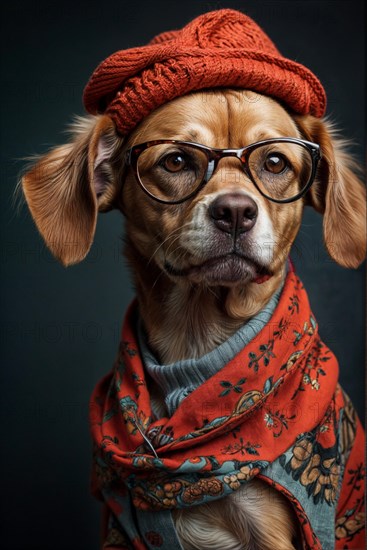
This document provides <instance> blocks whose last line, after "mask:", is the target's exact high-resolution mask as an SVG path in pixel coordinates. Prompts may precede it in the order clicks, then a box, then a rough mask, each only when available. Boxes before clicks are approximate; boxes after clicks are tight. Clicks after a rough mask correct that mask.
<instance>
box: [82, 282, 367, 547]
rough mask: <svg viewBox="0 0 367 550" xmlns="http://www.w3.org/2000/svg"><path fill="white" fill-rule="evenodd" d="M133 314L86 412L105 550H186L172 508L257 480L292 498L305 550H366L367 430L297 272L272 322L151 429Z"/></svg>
mask: <svg viewBox="0 0 367 550" xmlns="http://www.w3.org/2000/svg"><path fill="white" fill-rule="evenodd" d="M136 316H137V305H136V303H134V304H133V305H132V306H131V307H130V309H129V311H128V313H127V316H126V319H125V323H124V326H123V330H122V340H121V343H120V353H119V357H118V360H117V361H116V364H115V366H114V369H113V370H112V372H111V373H110V374H108V375H107V376H106V377H105V378H104V379H103V380H102V381H101V382H100V383H99V384H98V385H97V387H96V389H95V391H94V393H93V396H92V400H91V407H90V420H91V429H92V436H93V441H94V447H95V459H94V468H93V492H94V494H95V495H96V496H97V497H98V498H100V499H101V500H103V501H104V503H105V527H104V540H103V548H106V549H107V548H108V549H110V550H112V549H116V550H117V549H119V550H121V549H128V548H132V549H140V550H143V549H145V550H146V549H156V548H160V549H162V550H166V549H167V550H171V549H172V548H180V543H179V541H178V539H177V535H176V532H175V529H174V525H173V521H172V518H171V512H170V511H171V510H172V509H174V508H183V507H187V506H194V505H198V504H201V503H204V502H209V501H211V500H215V499H218V498H222V497H225V496H226V495H228V494H231V493H232V492H233V491H236V490H237V489H238V488H239V487H240V486H241V485H242V484H245V483H246V482H247V481H249V480H251V479H252V478H254V477H255V476H257V477H259V478H260V479H262V480H263V481H264V482H266V483H269V484H270V485H271V486H272V487H274V488H276V489H277V490H279V491H280V492H281V493H282V494H283V495H285V497H286V498H288V499H289V501H290V503H291V504H292V506H293V509H294V511H295V513H296V516H297V518H298V520H299V524H300V528H301V532H302V538H303V545H302V547H303V548H304V549H320V550H321V549H322V550H329V549H330V550H332V549H333V548H337V549H342V548H343V549H347V548H348V549H352V548H353V549H359V548H364V542H363V541H364V538H363V537H364V534H363V526H364V520H363V518H364V514H363V473H364V469H363V446H364V436H363V430H362V427H361V425H360V423H359V420H358V418H357V415H356V413H355V411H354V409H353V406H352V404H351V402H350V400H349V399H348V397H347V396H346V394H345V393H344V392H343V391H342V390H341V388H340V386H339V385H338V383H337V379H338V364H337V361H336V358H335V356H334V355H333V353H332V352H331V351H330V350H329V349H328V348H327V347H326V346H325V344H323V342H322V341H321V340H320V337H319V335H318V331H317V324H316V321H315V319H314V317H313V315H312V312H311V310H310V306H309V302H308V298H307V294H306V292H305V290H304V288H303V286H302V283H301V282H300V280H299V279H298V277H297V276H296V275H295V273H294V272H290V273H288V275H287V278H286V281H285V285H284V288H283V292H282V294H281V297H280V301H279V303H278V306H277V307H276V309H275V311H274V314H273V316H272V317H271V319H270V321H269V323H268V324H267V325H266V326H265V327H264V328H263V329H262V330H261V332H260V333H259V334H258V335H257V336H256V337H255V338H254V339H253V340H251V342H249V343H248V344H247V345H246V346H245V347H244V348H243V349H242V350H241V351H240V353H238V354H237V355H236V356H235V357H234V358H233V359H232V360H231V361H229V362H228V363H227V365H226V366H225V367H224V368H222V369H221V370H220V371H219V372H217V373H216V374H215V375H213V376H211V377H210V378H209V379H208V380H207V381H206V382H204V383H203V384H202V385H201V386H199V387H198V388H197V389H195V390H194V391H193V392H192V393H190V394H189V395H188V396H187V397H186V398H185V399H184V400H183V401H182V402H181V404H180V405H179V406H178V408H177V410H176V411H175V412H174V414H173V415H172V416H171V417H170V418H161V419H159V420H153V415H152V411H151V404H150V397H149V392H148V389H147V382H146V379H145V374H144V370H143V364H142V360H141V358H140V356H139V350H138V345H137V340H136V336H135V334H134V330H133V327H135V326H136Z"/></svg>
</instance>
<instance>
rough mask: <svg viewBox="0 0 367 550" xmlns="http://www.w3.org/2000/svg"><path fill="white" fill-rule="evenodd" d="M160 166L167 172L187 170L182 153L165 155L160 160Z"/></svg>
mask: <svg viewBox="0 0 367 550" xmlns="http://www.w3.org/2000/svg"><path fill="white" fill-rule="evenodd" d="M160 165H161V166H163V168H165V169H166V170H167V171H168V172H181V171H182V170H185V169H187V161H186V158H185V155H183V154H182V153H171V154H170V155H167V156H166V157H164V158H163V159H162V160H161V162H160Z"/></svg>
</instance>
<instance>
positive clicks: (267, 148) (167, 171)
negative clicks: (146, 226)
mask: <svg viewBox="0 0 367 550" xmlns="http://www.w3.org/2000/svg"><path fill="white" fill-rule="evenodd" d="M226 157H235V158H237V159H239V161H240V163H241V167H242V169H243V171H244V172H245V174H247V176H248V177H249V178H250V179H251V181H252V183H253V184H254V185H255V187H256V189H257V190H258V191H259V192H260V193H261V194H262V195H263V196H264V197H266V198H267V199H269V200H271V201H273V202H277V203H288V202H292V201H295V200H297V199H300V198H301V197H303V196H304V194H305V193H306V192H307V191H308V189H309V188H310V187H311V185H312V183H313V181H314V178H315V174H316V170H317V164H318V161H319V160H320V158H321V150H320V146H319V145H317V144H316V143H311V142H309V141H304V140H301V139H297V138H288V137H284V138H283V137H282V138H275V139H267V140H263V141H258V142H257V143H252V144H251V145H248V146H247V147H243V148H242V149H214V148H212V147H206V146H205V145H200V144H198V143H191V142H187V141H177V140H171V139H160V140H155V141H148V142H146V143H142V144H140V145H134V146H133V147H131V148H130V149H129V150H128V151H127V153H126V162H127V164H128V165H130V166H131V167H132V169H133V171H134V173H135V177H136V180H137V182H138V183H139V184H140V186H141V188H142V189H143V191H145V193H147V195H149V196H150V197H151V198H152V199H154V200H156V201H158V202H161V203H165V204H180V203H182V202H184V201H187V200H188V199H190V198H191V197H193V196H194V195H196V194H197V193H198V192H199V191H200V189H202V188H203V187H204V186H205V184H206V183H207V182H208V181H209V180H210V178H211V177H212V176H213V174H214V172H215V170H216V168H217V166H218V163H219V161H220V160H221V159H222V158H226ZM231 174H233V168H228V169H227V170H226V171H223V177H225V178H227V177H231Z"/></svg>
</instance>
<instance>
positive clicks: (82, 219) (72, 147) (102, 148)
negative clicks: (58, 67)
mask: <svg viewBox="0 0 367 550" xmlns="http://www.w3.org/2000/svg"><path fill="white" fill-rule="evenodd" d="M73 134H74V137H73V140H72V141H71V142H70V143H68V144H67V145H62V146H60V147H56V148H55V149H53V150H51V151H50V152H49V153H48V154H46V155H44V156H43V157H41V158H40V159H39V160H38V162H37V163H36V164H35V165H34V166H33V167H32V168H31V170H30V171H29V172H27V173H26V174H25V175H24V176H23V178H22V187H23V191H24V195H25V198H26V201H27V203H28V206H29V209H30V211H31V214H32V216H33V218H34V220H35V222H36V225H37V227H38V229H39V231H40V233H41V235H42V236H43V238H44V240H45V242H46V244H47V246H48V248H49V249H50V250H51V252H52V253H53V254H54V256H56V258H57V259H59V260H60V261H61V262H62V263H63V264H64V265H70V264H74V263H77V262H79V261H81V260H82V259H83V258H84V257H85V256H86V254H87V253H88V251H89V249H90V247H91V244H92V241H93V237H94V232H95V227H96V220H97V212H98V209H100V210H107V209H108V207H109V206H110V203H111V201H112V194H113V189H112V187H113V186H112V185H111V183H112V182H111V178H112V176H113V175H112V172H111V168H110V167H109V166H108V161H109V159H110V158H111V156H112V155H113V153H114V151H115V150H116V144H117V143H118V142H119V138H117V136H116V134H115V128H114V125H113V122H112V121H111V119H110V118H109V117H107V116H98V117H85V118H79V119H77V121H76V123H75V124H74V126H73ZM120 141H121V140H120Z"/></svg>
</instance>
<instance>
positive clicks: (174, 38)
mask: <svg viewBox="0 0 367 550" xmlns="http://www.w3.org/2000/svg"><path fill="white" fill-rule="evenodd" d="M228 87H233V88H243V89H248V90H254V91H256V92H260V93H262V94H265V95H268V96H271V97H274V98H276V99H278V100H280V101H281V102H282V103H283V104H284V105H286V106H287V107H288V108H289V109H291V110H293V111H294V112H296V113H299V114H311V115H314V116H316V117H321V116H322V115H323V114H324V112H325V107H326V95H325V91H324V89H323V87H322V85H321V83H320V82H319V80H318V79H317V78H316V77H315V75H314V74H313V73H312V72H311V71H309V70H308V69H306V67H304V66H303V65H300V64H299V63H296V62H294V61H290V60H289V59H286V58H285V57H283V56H282V55H281V54H280V53H279V52H278V50H277V49H276V47H275V46H274V44H273V43H272V41H271V40H270V39H269V38H268V36H267V35H266V34H265V33H264V32H263V31H262V30H261V29H260V27H259V26H258V25H257V24H256V23H255V22H254V21H253V20H252V19H250V17H247V16H246V15H244V14H243V13H241V12H238V11H235V10H230V9H223V10H218V11H212V12H209V13H206V14H204V15H200V16H199V17H197V18H196V19H194V20H193V21H192V22H191V23H189V24H188V25H186V26H185V27H184V28H183V29H182V30H179V31H171V32H165V33H162V34H160V35H158V36H156V37H155V38H154V39H153V40H152V41H151V42H150V43H149V44H148V45H147V46H142V47H138V48H131V49H129V50H121V51H118V52H116V53H114V54H113V55H111V56H110V57H108V58H107V59H106V60H105V61H103V62H102V63H101V64H100V65H99V66H98V67H97V69H96V70H95V71H94V73H93V74H92V76H91V78H90V80H89V82H88V84H87V86H86V88H85V90H84V97H83V100H84V105H85V108H86V110H87V111H88V112H89V113H92V114H97V113H106V114H108V115H110V117H111V118H112V119H113V120H114V122H115V123H116V127H117V130H118V132H119V133H120V134H121V135H125V134H127V133H128V132H130V131H131V130H132V129H133V128H134V127H135V126H136V125H137V124H138V123H139V122H140V121H141V120H142V119H143V118H144V117H146V116H147V115H148V114H149V113H150V112H152V111H153V110H154V109H156V108H157V107H159V106H160V105H163V104H164V103H167V102H168V101H170V100H171V99H174V98H175V97H179V96H182V95H184V94H187V93H189V92H191V91H193V90H202V89H205V88H228Z"/></svg>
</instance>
